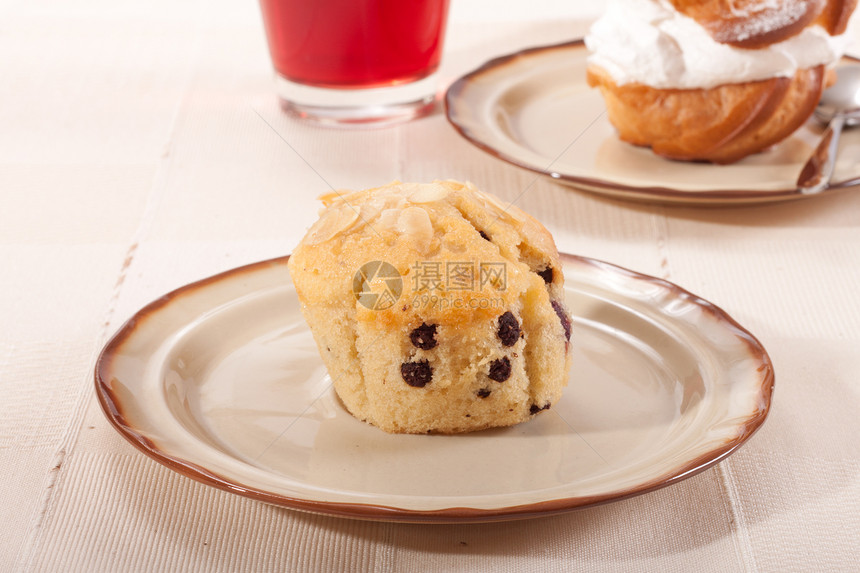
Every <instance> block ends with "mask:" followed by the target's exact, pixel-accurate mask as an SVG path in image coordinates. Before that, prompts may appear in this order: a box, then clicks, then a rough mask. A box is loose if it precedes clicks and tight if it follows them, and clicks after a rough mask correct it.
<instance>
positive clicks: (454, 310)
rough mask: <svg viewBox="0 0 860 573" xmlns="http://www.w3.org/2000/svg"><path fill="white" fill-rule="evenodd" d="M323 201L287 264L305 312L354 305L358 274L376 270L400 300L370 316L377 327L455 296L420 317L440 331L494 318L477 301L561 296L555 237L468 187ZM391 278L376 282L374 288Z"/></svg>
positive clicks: (397, 185) (442, 185)
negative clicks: (467, 320) (543, 292)
mask: <svg viewBox="0 0 860 573" xmlns="http://www.w3.org/2000/svg"><path fill="white" fill-rule="evenodd" d="M321 199H322V201H323V204H324V205H325V206H324V208H323V209H322V210H321V212H320V218H319V220H318V221H317V222H316V223H314V225H313V226H311V228H310V229H309V230H308V233H307V234H306V236H305V237H304V238H303V239H302V241H301V242H300V243H299V245H298V247H297V248H296V249H295V251H294V253H293V255H292V256H291V257H290V261H289V264H290V272H291V274H292V275H293V279H294V283H295V285H296V289H297V290H298V291H299V294H300V297H301V298H302V300H303V301H304V302H305V304H318V305H329V304H349V305H355V304H357V300H356V297H357V293H356V292H355V288H354V286H355V280H356V277H357V273H359V272H360V270H361V269H362V268H368V267H365V265H367V264H372V263H374V261H378V262H380V263H387V264H388V265H390V267H386V268H393V269H394V270H396V275H399V278H400V280H401V281H402V291H403V294H404V296H401V297H400V298H399V299H398V300H397V304H394V305H393V306H392V307H391V308H388V309H382V312H374V313H373V316H372V319H373V320H375V321H388V320H393V321H394V320H398V318H397V316H398V314H402V311H403V310H404V308H403V307H404V306H414V304H413V303H414V301H415V300H416V299H420V297H425V298H426V297H427V296H445V295H456V297H457V300H458V301H459V304H458V305H453V304H452V305H424V306H423V307H422V309H421V313H420V314H421V315H422V316H424V317H426V318H428V319H430V320H433V321H434V322H436V323H445V322H450V323H455V322H456V321H457V320H459V319H460V318H461V315H462V314H463V311H464V310H467V311H468V312H469V314H470V315H472V318H473V319H478V318H479V316H480V315H481V314H482V313H486V314H487V317H489V316H490V315H492V314H493V313H497V310H495V309H493V308H484V309H482V308H481V304H479V303H480V300H482V299H486V298H487V297H493V298H494V300H499V299H503V300H504V301H505V302H506V303H511V304H512V303H513V302H514V301H516V300H517V299H518V298H519V297H520V296H521V295H522V293H523V292H525V291H526V290H528V286H527V285H528V284H531V283H532V281H539V284H540V285H546V287H547V288H549V290H550V293H559V294H560V289H561V288H562V285H561V283H562V280H563V279H562V276H561V273H560V272H554V271H553V269H558V268H560V263H559V260H558V252H557V250H556V247H555V243H554V242H553V239H552V237H551V235H550V234H549V233H548V232H547V231H546V229H544V227H543V226H542V225H541V224H540V223H538V222H537V221H536V220H535V219H534V218H532V217H531V216H530V215H528V214H526V213H525V212H523V211H522V210H520V209H519V208H517V207H516V206H514V205H504V204H503V203H502V202H500V201H499V200H498V199H497V198H495V197H494V196H492V195H490V194H487V193H483V192H481V191H478V190H477V189H476V188H475V187H474V186H473V185H472V184H470V183H459V182H456V181H434V182H432V183H426V184H420V183H401V182H399V181H395V182H393V183H390V184H388V185H385V186H383V187H378V188H374V189H368V190H365V191H355V192H353V191H339V192H333V193H329V194H327V195H324V196H323V197H321ZM452 271H454V273H455V274H454V275H452ZM394 274H395V273H394V272H391V273H388V274H386V273H377V276H375V277H374V278H373V280H378V281H384V280H387V279H393V278H396V277H394V276H393V275H394ZM452 278H453V279H456V280H455V281H454V282H453V283H452V281H451V279H452ZM533 286H534V285H533ZM464 287H468V288H464ZM350 299H351V300H350ZM358 306H359V309H358V310H359V312H360V313H361V311H362V308H361V305H358ZM374 310H375V311H379V310H380V309H374ZM476 315H477V316H476ZM359 319H361V316H359Z"/></svg>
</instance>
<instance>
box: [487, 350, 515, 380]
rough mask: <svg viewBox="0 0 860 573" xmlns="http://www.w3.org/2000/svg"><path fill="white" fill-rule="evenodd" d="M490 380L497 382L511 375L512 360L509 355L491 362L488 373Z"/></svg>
mask: <svg viewBox="0 0 860 573" xmlns="http://www.w3.org/2000/svg"><path fill="white" fill-rule="evenodd" d="M487 376H489V377H490V380H495V381H496V382H504V381H505V380H507V379H508V378H510V377H511V361H510V360H508V357H507V356H504V357H502V358H499V359H498V360H493V361H492V362H490V372H489V373H488V374H487Z"/></svg>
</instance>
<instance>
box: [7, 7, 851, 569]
mask: <svg viewBox="0 0 860 573" xmlns="http://www.w3.org/2000/svg"><path fill="white" fill-rule="evenodd" d="M453 4H454V7H453V11H452V16H451V25H450V28H449V33H448V39H447V44H446V51H445V59H444V64H443V68H442V75H443V80H444V81H445V82H451V81H453V80H454V79H455V78H456V77H459V76H460V75H462V74H463V73H465V72H466V71H468V70H470V69H472V68H474V67H476V66H477V65H479V64H480V63H482V62H483V61H485V60H486V59H488V58H490V57H493V56H497V55H501V54H505V53H509V52H511V51H513V50H516V49H518V48H521V47H526V46H531V45H540V44H547V43H551V42H556V41H562V40H565V39H570V38H574V37H578V36H581V35H582V34H583V33H584V32H585V31H586V30H587V27H588V25H589V24H590V22H591V21H592V20H593V18H594V17H595V15H596V14H597V13H598V12H599V11H600V9H601V7H602V5H603V2H595V3H589V6H588V7H587V8H583V7H578V6H576V4H583V3H576V2H561V1H558V0H555V1H549V0H535V1H533V2H530V3H527V5H525V4H523V3H515V2H511V1H509V2H505V3H502V4H499V3H498V2H492V1H490V0H481V1H478V0H454V3H453ZM855 24H856V19H855ZM852 30H853V32H852V35H853V38H854V39H855V40H857V39H860V35H858V34H857V26H854V27H853V28H852ZM856 45H857V43H856V42H855V44H854V46H855V47H856ZM854 51H855V52H856V50H854ZM0 70H2V76H3V80H2V82H0V126H2V127H0V190H2V206H0V264H2V268H3V273H2V276H0V316H2V324H3V328H2V329H0V404H2V411H3V414H2V416H0V467H2V472H3V476H4V477H3V480H2V481H0V500H2V503H0V571H134V570H140V571H179V570H195V571H237V570H253V571H262V570H278V571H282V570H290V571H293V570H319V571H332V570H342V571H359V570H367V569H374V570H379V571H419V570H421V571H452V570H458V571H460V570H462V571H487V570H500V571H532V570H534V571H570V570H594V571H613V570H642V569H650V570H658V571H689V570H691V569H692V568H693V567H697V568H702V569H705V570H719V571H790V570H797V571H814V570H821V571H835V570H846V571H849V570H855V571H856V570H858V569H860V544H858V531H860V440H858V439H857V436H858V435H860V422H858V417H857V412H858V410H860V297H858V294H857V285H860V193H858V192H851V191H849V192H843V193H837V194H833V195H832V196H822V197H818V198H815V199H809V200H803V201H795V202H788V203H779V204H765V205H758V206H748V207H735V208H725V207H716V208H689V207H678V206H659V205H647V204H633V203H627V202H622V201H616V200H611V199H606V198H601V197H598V196H594V195H589V194H586V193H583V192H578V191H575V190H571V189H570V188H566V187H564V186H561V185H559V184H557V183H555V182H553V181H550V180H547V179H543V178H538V177H536V176H535V175H533V174H532V173H529V172H526V171H524V170H521V169H518V168H515V167H512V166H509V165H506V164H503V163H502V162H500V161H498V160H496V159H494V158H492V157H491V156H489V155H488V154H486V153H484V152H482V151H480V150H478V149H477V148H475V147H474V146H472V145H471V144H469V143H467V142H466V141H464V140H463V139H462V138H461V137H460V136H458V135H457V133H456V132H455V130H454V129H453V128H452V127H451V126H450V125H449V124H448V123H447V121H446V120H445V118H444V116H443V115H442V114H441V113H436V114H435V115H433V116H431V117H428V118H424V119H421V120H419V121H415V122H412V123H409V124H406V125H401V126H398V127H395V128H388V129H376V130H349V131H342V130H332V129H325V128H320V127H316V126H313V125H307V124H304V123H301V122H299V121H296V120H294V119H291V118H289V117H287V116H285V115H284V114H283V113H282V112H281V111H280V109H279V107H278V104H277V101H276V99H275V97H274V95H273V91H272V83H271V71H270V66H269V60H268V55H267V52H266V48H265V42H264V38H263V33H262V28H261V25H260V21H259V13H258V8H257V4H256V3H255V2H239V1H238V0H237V1H230V0H219V1H217V2H213V1H209V2H206V3H204V2H190V1H185V2H168V1H167V0H153V1H150V2H136V3H132V2H129V1H126V0H121V1H119V2H117V1H111V2H108V1H106V0H71V1H69V2H64V3H56V2H54V3H50V4H49V3H48V2H47V1H44V0H34V1H32V2H26V3H25V2H16V1H14V0H2V1H0ZM436 178H453V179H459V180H470V181H472V182H474V183H475V184H476V185H477V186H478V187H480V188H482V189H485V190H488V191H491V192H494V193H496V194H497V195H499V196H500V197H501V198H503V199H506V200H513V199H515V198H516V197H517V196H518V195H519V194H520V192H521V191H522V190H523V189H528V192H527V193H525V194H523V196H522V197H521V199H520V200H519V201H518V204H519V205H520V206H521V207H522V208H524V209H525V210H527V211H529V212H531V213H532V214H534V215H535V216H536V217H537V218H538V219H539V220H541V221H542V222H544V223H545V225H546V226H547V227H548V228H549V230H550V231H551V232H552V233H553V234H554V236H555V238H556V242H557V244H558V246H559V249H560V250H562V251H567V252H571V253H576V254H580V255H585V256H589V257H594V258H598V259H604V260H607V261H610V262H613V263H616V264H619V265H622V266H625V267H629V268H631V269H634V270H636V271H639V272H643V273H646V274H650V275H655V276H658V277H662V278H665V279H668V280H670V281H673V282H675V283H677V284H679V285H681V286H683V287H684V288H686V289H688V290H690V291H692V292H694V293H696V294H698V295H700V296H702V297H704V298H705V299H707V300H710V301H712V302H714V303H715V304H717V305H719V306H720V307H722V308H723V309H725V310H726V311H727V312H729V313H730V314H731V315H732V316H733V317H735V318H736V319H737V320H738V321H739V322H740V323H741V324H743V325H744V326H745V327H747V328H748V329H749V330H751V331H752V332H753V333H754V334H755V335H756V336H757V337H758V338H759V339H760V340H761V341H762V343H763V344H764V346H765V347H766V348H767V350H768V351H769V353H770V356H771V358H772V360H773V362H774V365H775V371H776V392H775V401H774V404H773V408H772V410H771V413H770V416H769V418H768V420H767V422H766V423H765V425H764V426H763V428H762V429H761V430H760V431H759V432H758V433H757V434H756V435H755V436H753V438H752V439H751V440H750V441H749V443H748V444H746V445H745V446H744V447H743V448H741V449H740V450H739V451H738V452H736V453H735V454H734V455H733V456H731V457H730V458H728V459H726V460H725V461H723V462H722V463H720V464H718V465H717V466H715V467H713V468H712V469H709V470H707V471H705V472H703V473H701V474H698V475H697V476H695V477H692V478H690V479H688V480H686V481H683V482H681V483H678V484H676V485H674V486H672V487H668V488H664V489H662V490H659V491H656V492H652V493H649V494H645V495H642V496H639V497H635V498H632V499H628V500H625V501H621V502H617V503H612V504H609V505H604V506H600V507H595V508H590V509H585V510H581V511H577V512H573V513H568V514H563V515H558V516H553V517H546V518H538V519H531V520H525V521H517V522H507V523H496V524H477V525H408V524H406V525H405V524H391V523H376V522H363V521H354V520H346V519H338V518H334V517H327V516H321V515H315V514H308V513H300V512H296V511H291V510H287V509H282V508H277V507H273V506H269V505H266V504H263V503H259V502H256V501H253V500H250V499H246V498H243V497H239V496H236V495H232V494H230V493H227V492H224V491H220V490H216V489H213V488H210V487H208V486H205V485H202V484H200V483H197V482H195V481H192V480H190V479H188V478H185V477H183V476H180V475H178V474H176V473H174V472H173V471H171V470H169V469H167V468H166V467H163V466H161V465H159V464H158V463H156V462H154V461H152V460H150V459H149V458H147V457H145V456H143V455H142V454H140V453H139V452H138V451H137V450H135V449H134V448H133V447H132V446H131V445H129V444H128V443H127V442H126V441H125V440H123V439H122V438H121V437H120V436H119V435H118V434H117V433H116V432H115V431H114V430H113V428H112V427H111V426H110V425H109V424H108V422H107V421H106V419H105V417H104V415H103V414H102V412H101V410H100V408H99V406H98V404H97V402H96V399H95V395H94V391H93V383H92V372H93V365H94V362H95V359H96V356H97V354H98V352H99V350H100V349H101V348H102V346H103V345H104V344H105V342H106V341H107V339H108V338H109V336H110V335H111V334H112V333H113V332H114V331H115V330H116V329H117V328H118V327H119V326H120V325H121V324H122V323H123V322H124V321H125V320H126V319H127V318H128V317H129V316H131V315H132V314H133V313H134V312H135V311H136V310H137V309H139V308H140V307H141V306H142V305H144V304H146V303H147V302H149V301H151V300H153V299H155V298H157V297H158V296H160V295H162V294H163V293H165V292H167V291H169V290H171V289H174V288H176V287H179V286H181V285H183V284H186V283H188V282H189V281H193V280H196V279H199V278H203V277H206V276H208V275H211V274H213V273H216V272H219V271H222V270H226V269H229V268H232V267H236V266H239V265H242V264H245V263H249V262H253V261H258V260H262V259H266V258H269V257H274V256H279V255H283V254H285V253H288V252H290V250H291V248H292V247H293V245H295V244H296V242H297V241H298V240H299V238H300V237H301V235H302V234H303V233H304V230H305V229H306V228H307V227H308V226H309V225H310V224H311V222H312V221H313V220H314V218H315V217H316V213H317V202H316V197H317V196H318V195H320V194H322V193H324V192H326V191H328V190H329V189H330V188H331V187H334V188H363V187H369V186H375V185H378V184H381V183H385V182H388V181H390V180H394V179H401V180H406V181H427V180H432V179H436Z"/></svg>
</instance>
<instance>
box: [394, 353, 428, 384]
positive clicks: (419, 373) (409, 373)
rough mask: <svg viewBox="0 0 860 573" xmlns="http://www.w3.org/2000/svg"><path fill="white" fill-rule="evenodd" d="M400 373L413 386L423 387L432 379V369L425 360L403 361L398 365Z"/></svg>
mask: <svg viewBox="0 0 860 573" xmlns="http://www.w3.org/2000/svg"><path fill="white" fill-rule="evenodd" d="M400 375H401V376H403V380H404V381H405V382H406V383H407V384H409V385H410V386H412V387H413V388H423V387H424V386H426V385H427V384H428V383H430V381H431V380H432V379H433V369H432V368H431V367H430V363H429V362H427V361H426V360H419V361H418V362H404V363H403V364H401V365H400Z"/></svg>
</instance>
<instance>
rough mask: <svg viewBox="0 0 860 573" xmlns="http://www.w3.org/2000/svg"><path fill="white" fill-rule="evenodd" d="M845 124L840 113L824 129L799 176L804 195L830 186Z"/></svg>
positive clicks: (799, 188)
mask: <svg viewBox="0 0 860 573" xmlns="http://www.w3.org/2000/svg"><path fill="white" fill-rule="evenodd" d="M843 125H845V116H844V115H842V114H839V113H838V114H836V115H835V116H833V119H832V120H831V121H830V124H829V125H828V126H827V129H826V130H825V131H824V135H822V136H821V141H820V142H819V143H818V147H816V148H815V151H813V152H812V156H811V157H810V158H809V161H807V162H806V165H804V166H803V170H801V172H800V176H799V177H798V178H797V188H798V190H799V191H800V192H801V193H803V194H804V195H813V194H815V193H821V192H822V191H824V190H825V189H827V188H828V187H829V186H830V178H831V177H833V168H834V166H835V165H836V151H837V149H838V148H839V136H840V135H841V134H842V126H843Z"/></svg>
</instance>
